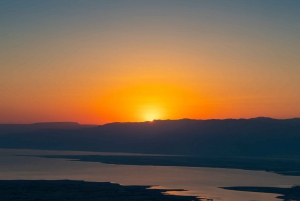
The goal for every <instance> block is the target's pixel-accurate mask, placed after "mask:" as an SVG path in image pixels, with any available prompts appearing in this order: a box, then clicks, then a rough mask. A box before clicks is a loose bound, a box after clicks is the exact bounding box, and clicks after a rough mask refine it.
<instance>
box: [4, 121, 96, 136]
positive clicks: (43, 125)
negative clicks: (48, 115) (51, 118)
mask: <svg viewBox="0 0 300 201" xmlns="http://www.w3.org/2000/svg"><path fill="white" fill-rule="evenodd" d="M93 126H95V125H81V124H78V123H77V122H40V123H34V124H0V135H3V134H8V133H18V132H19V133H20V132H29V131H34V130H38V129H79V128H87V127H93Z"/></svg>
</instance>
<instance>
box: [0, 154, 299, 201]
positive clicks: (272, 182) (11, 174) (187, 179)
mask: <svg viewBox="0 0 300 201" xmlns="http://www.w3.org/2000/svg"><path fill="white" fill-rule="evenodd" d="M41 155H43V156H44V155H52V156H53V155H58V156H59V155H64V156H65V155H117V156H124V155H125V156H127V155H136V154H130V153H101V152H79V151H46V150H23V149H0V180H65V179H68V180H84V181H96V182H111V183H118V184H121V185H143V186H151V187H150V188H159V189H184V190H185V191H173V190H170V191H168V192H167V193H169V194H175V195H193V196H197V197H199V198H203V199H204V200H205V199H213V200H215V201H223V200H224V201H227V200H228V201H275V200H277V201H278V200H280V199H278V198H276V197H277V196H278V195H276V194H268V193H254V192H242V191H232V190H225V189H222V188H220V187H231V186H261V187H291V186H294V185H300V176H287V175H280V174H276V173H272V172H266V171H252V170H241V169H227V168H206V167H205V168H204V167H181V166H151V165H120V164H105V163H101V162H84V161H78V160H74V159H73V160H70V159H64V158H44V157H39V156H41ZM139 156H143V154H139Z"/></svg>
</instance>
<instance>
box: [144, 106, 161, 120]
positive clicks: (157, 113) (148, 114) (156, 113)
mask: <svg viewBox="0 0 300 201" xmlns="http://www.w3.org/2000/svg"><path fill="white" fill-rule="evenodd" d="M141 115H142V116H143V118H144V120H145V121H153V120H155V119H162V116H163V115H162V109H161V108H159V107H158V106H155V105H150V106H146V107H144V109H143V110H142V111H141Z"/></svg>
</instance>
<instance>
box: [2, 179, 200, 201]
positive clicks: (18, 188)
mask: <svg viewBox="0 0 300 201" xmlns="http://www.w3.org/2000/svg"><path fill="white" fill-rule="evenodd" d="M149 187H150V186H121V185H119V184H112V183H109V182H85V181H71V180H57V181H49V180H0V200H1V201H37V200H38V201H53V200H55V201H70V200H72V201H100V200H101V201H129V200H130V201H138V200H141V201H148V200H149V201H150V200H151V201H171V200H172V201H192V200H194V201H196V200H199V199H197V198H196V197H193V196H175V195H165V194H163V193H164V192H167V191H168V190H159V189H147V188H149ZM179 191H180V190H179Z"/></svg>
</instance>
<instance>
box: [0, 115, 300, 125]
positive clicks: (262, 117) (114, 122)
mask: <svg viewBox="0 0 300 201" xmlns="http://www.w3.org/2000/svg"><path fill="white" fill-rule="evenodd" d="M252 119H272V120H291V119H300V117H292V118H272V117H264V116H257V117H250V118H223V119H220V118H212V119H191V118H180V119H153V120H145V121H113V122H107V123H103V124H98V123H81V122H78V121H45V122H42V121H41V122H39V121H38V122H28V123H0V125H1V124H2V125H4V124H6V125H14V124H16V125H31V124H48V123H49V124H50V123H76V124H79V125H91V126H94V125H95V126H104V125H107V124H116V123H124V124H126V123H152V122H155V121H182V120H191V121H213V120H220V121H222V120H252Z"/></svg>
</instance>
